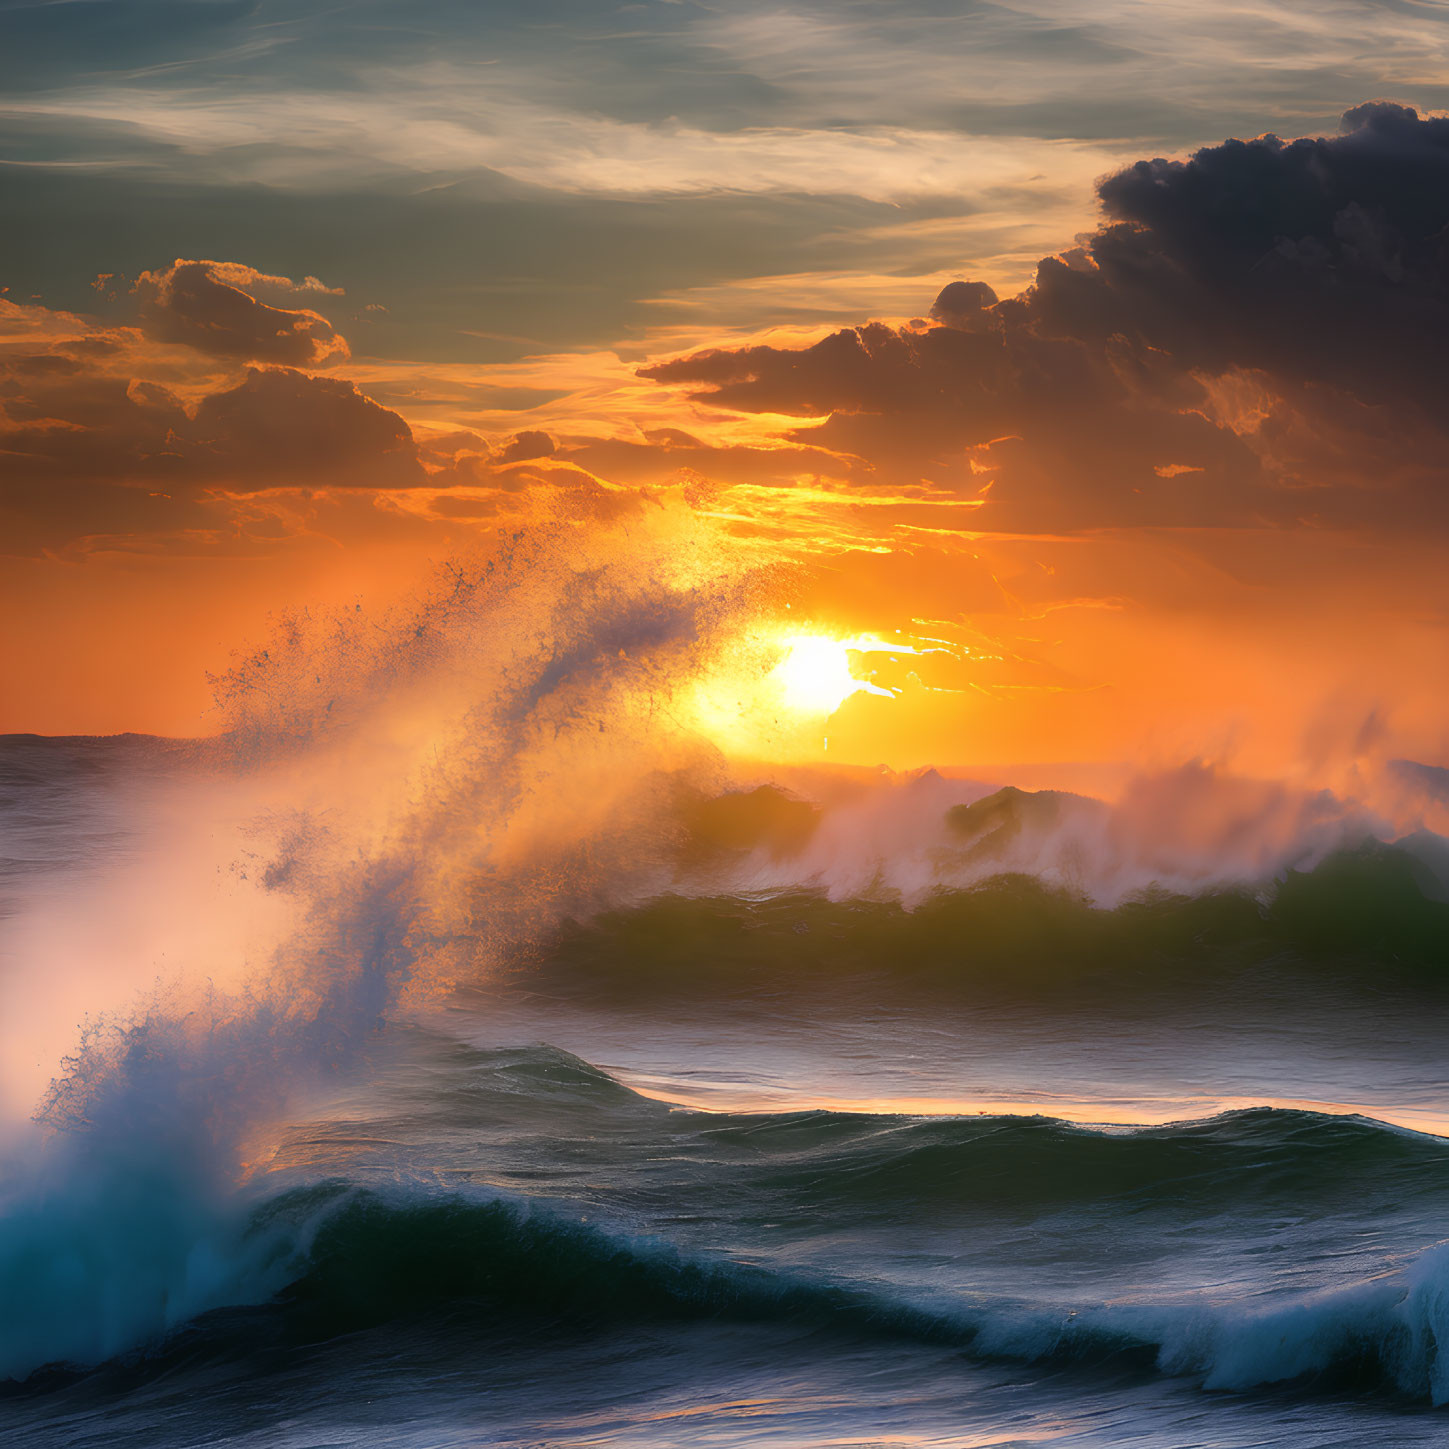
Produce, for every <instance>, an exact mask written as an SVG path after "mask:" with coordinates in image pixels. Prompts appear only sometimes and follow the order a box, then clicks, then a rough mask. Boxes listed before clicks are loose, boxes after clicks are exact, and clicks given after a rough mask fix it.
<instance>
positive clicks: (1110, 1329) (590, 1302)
mask: <svg viewBox="0 0 1449 1449" xmlns="http://www.w3.org/2000/svg"><path fill="white" fill-rule="evenodd" d="M250 1231H251V1232H252V1233H254V1234H256V1235H258V1236H260V1237H264V1238H266V1239H267V1241H269V1242H272V1243H275V1242H276V1241H277V1239H278V1237H279V1235H282V1236H286V1237H287V1238H288V1239H289V1240H290V1242H291V1244H292V1250H293V1253H294V1254H295V1255H296V1256H295V1264H296V1270H297V1271H296V1276H295V1277H294V1278H293V1280H292V1281H291V1282H290V1283H289V1284H288V1285H287V1286H286V1287H285V1288H284V1289H282V1290H281V1291H280V1292H278V1293H274V1294H271V1295H270V1296H267V1295H259V1298H258V1301H261V1299H262V1298H263V1297H265V1308H264V1310H263V1311H261V1312H260V1313H253V1314H250V1315H246V1314H237V1313H236V1312H216V1313H212V1314H209V1315H206V1316H204V1317H202V1318H200V1319H199V1320H197V1321H195V1322H193V1323H190V1324H188V1325H186V1326H185V1328H184V1329H183V1330H181V1331H180V1332H179V1335H178V1333H175V1332H173V1334H172V1335H171V1339H170V1344H171V1345H172V1346H174V1345H175V1343H176V1342H177V1339H178V1336H179V1338H180V1339H181V1340H182V1341H184V1346H185V1350H186V1352H187V1353H194V1352H196V1351H197V1349H198V1348H205V1347H208V1346H209V1347H210V1348H211V1349H212V1350H213V1351H223V1352H225V1351H237V1350H244V1349H245V1347H246V1345H247V1344H248V1343H251V1342H256V1341H257V1340H258V1339H262V1340H264V1341H266V1342H270V1343H276V1342H278V1341H279V1340H280V1341H284V1342H293V1343H305V1342H317V1341H322V1340H326V1339H330V1338H333V1337H335V1336H337V1335H339V1334H344V1333H352V1332H357V1331H361V1330H366V1329H376V1328H379V1327H388V1328H389V1329H391V1330H398V1331H400V1330H401V1329H402V1326H403V1325H404V1324H406V1323H409V1322H417V1321H419V1320H423V1319H428V1318H436V1317H437V1316H438V1315H442V1316H444V1317H445V1318H446V1319H447V1321H448V1322H449V1323H450V1324H451V1325H453V1331H455V1332H467V1331H475V1332H478V1333H480V1334H482V1335H484V1336H486V1335H488V1334H504V1335H508V1336H515V1335H519V1334H527V1333H530V1332H547V1333H556V1332H559V1331H565V1330H566V1331H585V1332H595V1331H598V1330H600V1329H603V1328H608V1327H612V1326H621V1325H631V1324H649V1323H665V1322H670V1321H675V1322H677V1321H681V1320H690V1321H700V1320H711V1319H715V1320H728V1321H733V1322H743V1323H752V1322H754V1323H771V1324H775V1323H793V1324H797V1325H803V1326H807V1327H814V1328H818V1329H822V1330H826V1331H839V1332H842V1333H845V1334H849V1335H853V1336H857V1337H858V1336H861V1335H867V1336H879V1337H884V1338H893V1339H907V1340H916V1341H922V1342H931V1343H937V1344H946V1345H952V1346H955V1347H957V1348H959V1349H960V1350H961V1352H962V1353H963V1354H965V1355H966V1356H968V1357H971V1358H975V1359H983V1360H1003V1359H1004V1360H1011V1361H1022V1362H1043V1361H1045V1362H1060V1363H1070V1362H1078V1363H1085V1364H1087V1365H1090V1364H1091V1363H1092V1362H1094V1361H1097V1360H1105V1359H1111V1360H1113V1361H1114V1362H1119V1363H1120V1362H1121V1361H1122V1360H1124V1359H1126V1360H1128V1361H1130V1362H1133V1363H1136V1364H1137V1365H1138V1366H1139V1367H1140V1368H1142V1369H1143V1370H1151V1371H1155V1372H1159V1373H1162V1374H1166V1375H1174V1376H1187V1377H1191V1378H1193V1379H1195V1380H1197V1381H1198V1382H1199V1384H1200V1385H1201V1386H1202V1387H1204V1388H1208V1389H1228V1390H1237V1391H1248V1390H1252V1389H1255V1388H1259V1387H1263V1386H1267V1385H1272V1384H1283V1383H1293V1384H1295V1385H1297V1386H1300V1387H1302V1388H1305V1389H1321V1390H1324V1391H1328V1392H1334V1393H1342V1392H1346V1391H1352V1390H1355V1389H1358V1390H1363V1391H1368V1392H1373V1393H1382V1392H1392V1393H1397V1394H1400V1395H1403V1396H1406V1397H1408V1398H1411V1399H1419V1400H1425V1399H1427V1400H1429V1401H1431V1402H1433V1403H1435V1404H1442V1403H1445V1402H1446V1401H1449V1350H1445V1349H1441V1344H1449V1244H1442V1245H1439V1246H1436V1247H1434V1248H1431V1249H1429V1250H1427V1251H1425V1252H1424V1253H1422V1254H1420V1255H1419V1256H1418V1257H1417V1258H1415V1259H1413V1260H1412V1261H1410V1262H1408V1263H1407V1264H1405V1265H1404V1266H1403V1267H1402V1268H1400V1269H1398V1270H1396V1271H1394V1272H1392V1273H1388V1274H1385V1275H1383V1276H1380V1277H1377V1278H1372V1279H1367V1280H1364V1281H1362V1282H1359V1283H1355V1284H1352V1285H1350V1286H1348V1287H1344V1288H1338V1289H1334V1290H1331V1291H1326V1292H1321V1293H1316V1294H1293V1295H1287V1294H1280V1295H1275V1296H1266V1295H1265V1296H1264V1297H1262V1298H1259V1299H1256V1300H1252V1301H1248V1302H1243V1301H1239V1302H1234V1303H1230V1304H1223V1303H1214V1302H1211V1301H1207V1300H1204V1299H1194V1298H1185V1299H1180V1300H1178V1301H1174V1302H1168V1303H1163V1302H1152V1303H1147V1302H1112V1303H1062V1304H1044V1303H1041V1302H1033V1301H1024V1300H1021V1301H1011V1300H1007V1299H1004V1298H1001V1297H999V1296H986V1295H972V1294H969V1293H957V1294H953V1295H949V1296H948V1295H944V1294H940V1293H936V1294H933V1295H931V1296H930V1297H929V1298H921V1297H916V1296H913V1295H912V1294H911V1293H909V1292H906V1291H899V1290H892V1289H886V1288H882V1287H881V1286H880V1285H879V1284H878V1283H870V1284H863V1283H856V1282H852V1281H849V1280H847V1279H842V1278H831V1277H827V1276H824V1275H811V1274H809V1273H807V1272H804V1271H800V1270H792V1269H785V1270H779V1269H771V1268H769V1267H766V1266H763V1265H757V1264H751V1263H741V1262H736V1261H731V1260H729V1259H727V1258H725V1257H723V1256H718V1257H716V1256H705V1255H696V1254H690V1253H686V1252H682V1251H679V1250H677V1249H675V1248H673V1247H671V1246H669V1245H667V1244H664V1243H662V1242H659V1241H658V1240H655V1239H651V1238H648V1237H637V1236H633V1235H631V1234H628V1233H626V1232H624V1231H622V1230H619V1229H611V1228H606V1227H602V1226H599V1225H595V1224H593V1223H589V1222H585V1221H579V1220H577V1219H570V1218H568V1217H565V1216H562V1215H560V1214H558V1213H557V1212H554V1211H550V1210H546V1209H541V1208H539V1207H537V1206H534V1205H527V1204H521V1203H519V1202H516V1201H510V1200H507V1199H502V1198H497V1197H479V1196H475V1195H463V1194H458V1193H445V1192H439V1191H423V1190H411V1191H410V1190H405V1189H402V1188H399V1189H396V1190H392V1191H386V1192H379V1191H376V1190H371V1189H359V1188H356V1187H349V1186H346V1185H344V1184H336V1183H333V1184H324V1185H318V1186H314V1187H311V1188H306V1189H296V1190H293V1191H291V1192H287V1193H284V1194H281V1195H280V1196H278V1197H276V1198H275V1199H273V1200H271V1201H269V1202H268V1203H267V1204H265V1205H264V1206H263V1207H262V1208H260V1209H259V1210H258V1211H257V1212H256V1214H255V1217H254V1219H253V1223H252V1225H251V1228H250ZM208 1341H209V1343H208ZM167 1346H168V1345H167V1341H165V1340H162V1341H161V1342H160V1343H158V1344H155V1345H153V1351H155V1352H156V1353H158V1355H159V1358H158V1360H157V1363H158V1366H159V1365H160V1364H163V1363H164V1360H165V1357H166V1351H167ZM132 1362H133V1367H137V1368H142V1369H144V1366H145V1365H144V1361H142V1360H137V1359H136V1358H135V1356H134V1355H132ZM48 1377H50V1378H52V1379H53V1377H54V1370H51V1372H50V1374H49V1375H48Z"/></svg>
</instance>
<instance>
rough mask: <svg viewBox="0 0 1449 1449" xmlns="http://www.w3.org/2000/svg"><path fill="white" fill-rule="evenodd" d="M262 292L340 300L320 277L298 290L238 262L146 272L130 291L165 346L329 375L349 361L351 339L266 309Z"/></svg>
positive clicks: (314, 317) (303, 317)
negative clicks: (327, 369) (333, 365)
mask: <svg viewBox="0 0 1449 1449" xmlns="http://www.w3.org/2000/svg"><path fill="white" fill-rule="evenodd" d="M262 287H268V288H272V289H274V290H278V291H284V292H323V293H326V294H327V295H330V296H338V295H340V291H339V290H336V289H332V288H328V287H325V286H323V284H322V283H321V282H319V281H318V280H317V279H316V278H315V277H308V278H307V279H306V280H305V281H304V282H302V283H300V284H299V283H295V282H293V281H291V280H290V278H287V277H272V276H268V275H266V274H265V273H263V272H258V271H256V270H254V269H253V268H251V267H248V266H243V265H242V264H241V263H239V262H213V261H185V260H182V259H181V258H178V259H177V260H176V261H174V262H172V264H171V265H170V266H169V267H167V268H165V269H164V270H162V271H159V272H142V273H141V275H140V276H139V277H138V278H137V279H136V285H135V286H134V287H133V288H132V291H133V293H134V294H135V296H136V297H137V298H138V300H139V307H140V325H141V328H142V330H143V331H144V332H145V333H146V334H147V335H148V336H150V337H154V338H155V339H156V340H157V341H160V342H179V343H183V344H185V345H186V346H188V347H194V348H196V349H197V350H198V351H200V352H206V353H210V354H211V355H213V356H216V357H235V358H241V359H244V360H246V361H250V362H274V363H282V364H285V365H287V366H289V367H324V366H326V365H328V364H329V363H332V362H336V361H340V360H341V359H343V358H346V357H348V356H350V355H351V354H350V351H349V349H348V346H347V340H346V338H344V337H342V336H341V335H340V334H339V333H337V332H336V331H334V330H333V327H332V324H331V323H330V322H329V321H328V320H327V319H326V318H325V317H323V316H322V315H321V314H320V313H318V312H313V311H311V310H309V309H305V308H304V309H299V310H295V311H289V310H286V309H283V308H280V307H271V306H268V305H267V304H266V303H265V302H262V301H259V300H258V298H257V297H256V296H255V293H256V292H257V290H258V289H259V288H262Z"/></svg>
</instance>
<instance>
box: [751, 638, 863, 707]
mask: <svg viewBox="0 0 1449 1449" xmlns="http://www.w3.org/2000/svg"><path fill="white" fill-rule="evenodd" d="M781 642H782V643H783V644H784V646H785V651H786V652H785V656H784V658H783V659H781V660H780V662H779V663H778V664H777V665H776V666H775V668H774V669H773V670H772V671H771V675H772V677H773V678H774V680H775V681H776V682H777V683H778V684H779V686H780V692H781V697H782V699H783V702H784V704H785V706H786V707H787V708H788V709H791V710H793V711H795V712H796V713H799V714H806V715H818V716H825V717H828V716H830V715H832V714H834V713H835V711H836V710H838V709H839V708H840V706H841V705H842V704H844V703H845V701H846V700H847V699H849V698H850V697H851V695H853V694H859V693H861V692H862V691H864V692H865V693H867V694H883V695H886V696H890V694H891V691H890V690H888V689H882V688H881V687H880V686H879V685H876V684H872V683H871V682H870V681H869V680H866V679H861V678H859V677H858V676H857V675H856V674H855V673H854V672H853V671H852V670H851V662H850V655H851V652H852V650H861V649H879V648H884V647H885V646H884V645H882V644H881V643H880V642H879V641H878V640H876V639H832V638H831V637H830V636H829V635H826V634H796V635H792V636H791V637H789V638H787V639H784V640H782V641H781Z"/></svg>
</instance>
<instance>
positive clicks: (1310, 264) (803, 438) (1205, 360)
mask: <svg viewBox="0 0 1449 1449" xmlns="http://www.w3.org/2000/svg"><path fill="white" fill-rule="evenodd" d="M1100 190H1101V194H1102V199H1103V204H1104V207H1105V210H1106V212H1107V217H1108V221H1107V223H1106V224H1105V225H1104V226H1103V227H1102V228H1101V229H1099V230H1098V231H1097V232H1096V233H1095V234H1094V235H1093V236H1092V237H1090V238H1089V239H1087V241H1086V242H1085V245H1084V246H1083V247H1082V248H1081V249H1079V250H1078V251H1077V252H1075V253H1072V254H1069V255H1068V256H1066V257H1062V258H1048V259H1046V260H1044V261H1043V262H1042V263H1041V266H1040V268H1039V270H1038V273H1037V280H1036V283H1035V285H1034V286H1033V287H1031V288H1029V289H1028V290H1027V291H1026V292H1025V293H1024V294H1023V295H1022V296H1021V297H1019V298H1012V299H1008V300H1007V301H1003V302H998V301H996V300H995V298H994V294H992V293H991V291H990V289H989V288H983V287H981V286H980V285H979V284H972V283H954V284H952V285H951V286H948V287H947V288H946V289H945V290H944V291H943V292H942V293H941V295H940V296H939V297H938V298H937V300H936V304H935V307H934V308H933V313H932V316H933V320H934V323H935V324H936V325H921V326H917V327H910V328H906V329H902V330H899V331H898V330H896V329H894V328H890V327H885V326H882V325H880V324H867V325H865V326H861V327H856V328H851V329H847V330H845V331H842V332H839V333H836V334H835V335H834V336H832V337H829V338H827V339H825V340H824V341H822V342H820V343H817V344H816V345H815V346H813V347H810V348H806V349H802V350H790V349H782V348H775V347H753V348H747V349H743V350H720V349H716V350H711V351H707V352H703V353H698V354H695V355H694V356H691V357H686V358H680V359H677V360H675V361H672V362H668V363H664V364H661V365H658V366H655V367H653V368H649V369H646V370H645V375H646V376H650V377H653V378H655V379H657V380H658V381H661V382H670V383H683V384H686V385H690V386H694V387H695V388H696V389H697V390H698V391H697V395H698V396H700V397H701V398H703V399H704V400H707V401H710V402H712V403H714V404H716V405H719V406H724V407H730V408H735V409H739V410H742V411H747V412H774V413H786V414H795V415H798V416H802V417H808V418H822V419H824V422H823V423H822V424H820V425H818V426H813V427H811V428H809V429H801V430H799V431H798V432H797V433H796V434H795V437H796V439H797V441H800V442H808V443H811V444H814V445H818V446H823V447H826V448H830V449H833V450H839V451H843V452H847V453H853V454H857V455H859V456H861V457H864V458H866V459H869V460H871V461H873V462H875V463H876V465H877V466H878V467H879V468H880V469H881V470H882V472H884V473H886V474H888V475H894V477H895V478H896V479H897V480H900V479H902V478H907V477H910V476H913V475H921V476H929V477H932V478H933V479H934V480H935V481H938V482H946V483H953V484H954V486H956V487H958V488H960V489H962V490H965V491H973V490H975V489H976V488H977V487H979V485H980V484H981V483H982V482H983V481H985V480H986V479H990V480H991V481H992V485H993V486H992V490H991V492H990V493H989V494H988V502H987V505H986V509H985V510H983V514H982V518H983V523H985V522H986V521H987V520H989V521H990V524H991V525H993V526H997V527H1005V528H1047V529H1051V528H1062V527H1082V526H1090V525H1115V524H1122V523H1161V524H1183V523H1197V524H1242V523H1253V522H1262V521H1275V522H1287V521H1294V520H1298V519H1302V518H1305V517H1308V518H1313V519H1316V520H1317V521H1319V522H1322V523H1324V524H1327V525H1340V524H1349V525H1359V524H1365V523H1375V522H1380V523H1385V524H1388V525H1389V526H1395V525H1399V526H1403V525H1415V526H1423V525H1429V524H1434V525H1442V524H1443V523H1444V522H1445V519H1446V502H1449V467H1446V463H1445V460H1444V446H1445V441H1446V438H1445V435H1446V433H1449V410H1446V409H1445V408H1444V407H1443V398H1444V397H1445V395H1446V389H1449V325H1446V324H1449V121H1445V120H1433V119H1429V120H1426V119H1421V118H1420V117H1418V116H1417V115H1416V114H1415V112H1414V111H1412V110H1411V109H1408V108H1405V107H1401V106H1395V105H1390V104H1385V103H1375V104H1372V105H1366V106H1361V107H1358V108H1356V109H1354V110H1353V111H1350V112H1349V113H1348V114H1347V115H1346V116H1345V117H1344V119H1343V128H1342V134H1340V135H1338V136H1335V137H1332V138H1326V139H1325V138H1314V139H1308V140H1303V141H1295V142H1291V143H1288V142H1283V141H1280V140H1279V139H1277V138H1276V137H1272V136H1268V137H1264V138H1261V139H1259V140H1256V141H1250V142H1241V141H1230V142H1227V143H1225V144H1223V145H1220V146H1214V147H1208V148H1205V149H1204V150H1202V151H1199V152H1198V153H1197V154H1196V155H1195V156H1193V157H1192V158H1191V159H1190V160H1189V161H1186V162H1173V161H1162V160H1156V161H1144V162H1141V163H1139V164H1137V165H1135V166H1132V167H1130V168H1128V169H1127V170H1125V171H1123V172H1121V173H1119V174H1117V175H1115V176H1112V177H1110V178H1108V179H1107V180H1106V181H1104V182H1103V183H1102V184H1101V187H1100Z"/></svg>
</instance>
